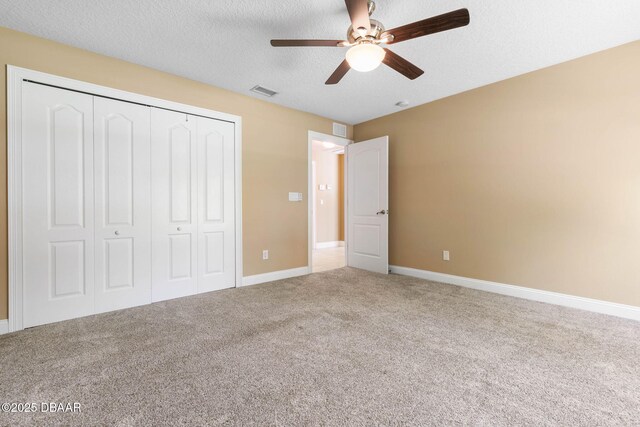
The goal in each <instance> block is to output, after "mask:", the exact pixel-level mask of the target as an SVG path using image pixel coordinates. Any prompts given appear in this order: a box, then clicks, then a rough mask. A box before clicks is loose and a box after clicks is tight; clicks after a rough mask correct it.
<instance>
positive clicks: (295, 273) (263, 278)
mask: <svg viewBox="0 0 640 427" xmlns="http://www.w3.org/2000/svg"><path fill="white" fill-rule="evenodd" d="M307 274H309V269H308V268H307V267H298V268H292V269H291V270H280V271H272V272H270V273H264V274H256V275H254V276H247V277H245V278H244V279H243V280H242V286H252V285H257V284H260V283H267V282H274V281H276V280H282V279H290V278H292V277H299V276H306V275H307Z"/></svg>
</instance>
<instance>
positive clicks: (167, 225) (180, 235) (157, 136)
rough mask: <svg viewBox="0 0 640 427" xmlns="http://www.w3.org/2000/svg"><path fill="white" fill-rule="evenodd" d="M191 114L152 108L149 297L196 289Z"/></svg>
mask: <svg viewBox="0 0 640 427" xmlns="http://www.w3.org/2000/svg"><path fill="white" fill-rule="evenodd" d="M196 122H197V120H196V119H195V118H194V117H191V116H188V115H186V114H184V113H176V112H173V111H167V110H161V109H155V108H154V109H152V110H151V141H152V147H151V183H152V184H151V186H152V196H151V197H152V204H153V209H152V239H153V242H152V275H151V277H152V279H151V280H152V300H153V301H162V300H166V299H171V298H178V297H182V296H186V295H193V294H195V293H196V291H197V271H198V270H197V254H198V245H197V243H198V235H197V220H198V215H197V202H198V193H197V185H196V184H197V155H198V153H197V151H198V150H197V143H196V142H197V141H196Z"/></svg>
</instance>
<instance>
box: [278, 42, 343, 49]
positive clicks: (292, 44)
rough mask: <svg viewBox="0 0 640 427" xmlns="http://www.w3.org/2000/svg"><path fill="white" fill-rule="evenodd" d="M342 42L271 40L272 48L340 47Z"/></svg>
mask: <svg viewBox="0 0 640 427" xmlns="http://www.w3.org/2000/svg"><path fill="white" fill-rule="evenodd" d="M342 42H343V41H342V40H271V46H273V47H340V44H341V43H342Z"/></svg>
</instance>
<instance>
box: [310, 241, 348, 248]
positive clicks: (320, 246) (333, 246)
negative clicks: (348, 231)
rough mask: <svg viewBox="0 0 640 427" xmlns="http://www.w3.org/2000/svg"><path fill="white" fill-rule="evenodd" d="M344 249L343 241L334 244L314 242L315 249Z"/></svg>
mask: <svg viewBox="0 0 640 427" xmlns="http://www.w3.org/2000/svg"><path fill="white" fill-rule="evenodd" d="M341 247H344V241H342V240H339V241H335V242H316V249H327V248H341Z"/></svg>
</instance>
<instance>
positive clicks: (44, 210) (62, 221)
mask: <svg viewBox="0 0 640 427" xmlns="http://www.w3.org/2000/svg"><path fill="white" fill-rule="evenodd" d="M22 88H23V89H22V91H23V92H22V95H23V97H22V102H23V104H22V114H23V116H22V117H23V119H22V150H23V151H22V159H23V160H22V162H23V163H22V170H23V205H22V209H23V219H22V220H23V265H24V266H25V268H24V277H23V279H24V313H23V318H24V326H25V327H30V326H36V325H41V324H44V323H51V322H57V321H60V320H66V319H71V318H74V317H81V316H86V315H89V314H92V313H93V311H94V257H93V249H94V239H93V233H94V224H93V217H94V216H93V214H94V212H93V97H92V96H90V95H85V94H80V93H76V92H72V91H67V90H63V89H55V88H51V87H47V86H42V85H38V84H35V83H27V82H24V83H23V86H22Z"/></svg>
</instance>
